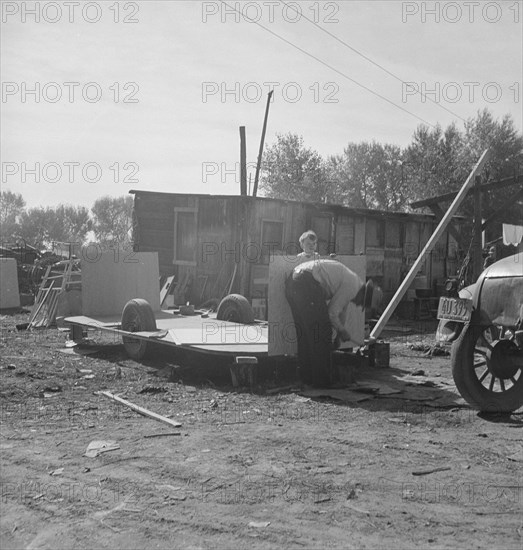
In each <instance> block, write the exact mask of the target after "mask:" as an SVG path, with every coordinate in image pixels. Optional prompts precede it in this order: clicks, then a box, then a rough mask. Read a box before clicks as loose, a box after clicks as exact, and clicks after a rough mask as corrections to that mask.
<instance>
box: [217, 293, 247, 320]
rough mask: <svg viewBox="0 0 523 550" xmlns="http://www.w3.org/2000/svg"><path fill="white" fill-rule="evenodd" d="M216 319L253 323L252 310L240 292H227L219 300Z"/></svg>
mask: <svg viewBox="0 0 523 550" xmlns="http://www.w3.org/2000/svg"><path fill="white" fill-rule="evenodd" d="M216 319H218V320H219V321H231V322H233V323H244V324H251V323H254V311H253V309H252V307H251V304H249V302H248V301H247V298H245V297H244V296H242V295H241V294H229V295H228V296H225V298H224V299H223V300H222V301H221V302H220V305H219V306H218V311H217V312H216Z"/></svg>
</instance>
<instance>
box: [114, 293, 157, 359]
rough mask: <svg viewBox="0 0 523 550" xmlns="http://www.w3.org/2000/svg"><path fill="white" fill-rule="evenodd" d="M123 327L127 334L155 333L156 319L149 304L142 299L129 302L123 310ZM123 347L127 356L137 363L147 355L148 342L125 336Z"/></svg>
mask: <svg viewBox="0 0 523 550" xmlns="http://www.w3.org/2000/svg"><path fill="white" fill-rule="evenodd" d="M121 326H122V330H125V331H127V332H141V331H147V332H153V331H155V330H156V319H155V318H154V312H153V310H152V308H151V306H150V305H149V302H148V301H147V300H143V299H142V298H134V299H133V300H129V301H128V302H127V303H126V304H125V307H124V308H123V312H122V324H121ZM123 345H124V348H125V351H126V352H127V355H128V356H129V357H130V358H131V359H134V360H135V361H139V360H140V359H142V358H143V357H144V356H145V354H146V353H147V340H142V339H138V338H131V337H129V336H124V337H123Z"/></svg>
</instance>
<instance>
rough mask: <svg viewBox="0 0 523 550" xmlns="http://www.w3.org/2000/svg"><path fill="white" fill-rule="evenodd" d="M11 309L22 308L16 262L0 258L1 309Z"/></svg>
mask: <svg viewBox="0 0 523 550" xmlns="http://www.w3.org/2000/svg"><path fill="white" fill-rule="evenodd" d="M10 307H20V293H19V291H18V272H17V268H16V260H15V259H14V258H0V309H7V308H10Z"/></svg>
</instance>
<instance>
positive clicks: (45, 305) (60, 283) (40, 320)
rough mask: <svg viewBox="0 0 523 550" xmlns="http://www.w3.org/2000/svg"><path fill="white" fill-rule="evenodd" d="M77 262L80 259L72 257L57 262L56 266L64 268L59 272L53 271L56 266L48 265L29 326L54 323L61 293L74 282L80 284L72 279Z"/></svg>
mask: <svg viewBox="0 0 523 550" xmlns="http://www.w3.org/2000/svg"><path fill="white" fill-rule="evenodd" d="M76 262H78V260H74V259H71V260H67V261H65V262H59V263H58V264H55V266H56V267H58V268H62V269H63V271H62V272H61V273H57V274H56V272H55V271H52V268H53V267H54V266H51V265H50V266H48V268H47V271H46V273H45V276H44V278H43V279H42V283H41V285H40V289H39V290H38V295H37V297H36V300H35V304H34V307H33V313H32V314H31V318H30V319H29V324H28V328H40V327H45V328H48V327H50V326H51V325H52V324H53V323H54V321H55V317H56V311H57V309H58V301H59V299H60V295H61V294H63V293H64V292H65V291H66V290H67V289H68V288H69V287H71V286H72V285H73V284H75V285H78V281H72V277H73V265H74V264H75V263H76ZM75 275H76V273H75ZM49 283H50V284H49Z"/></svg>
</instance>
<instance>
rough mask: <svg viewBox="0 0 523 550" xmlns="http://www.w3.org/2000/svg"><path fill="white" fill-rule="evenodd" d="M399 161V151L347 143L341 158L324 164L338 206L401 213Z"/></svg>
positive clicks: (403, 192)
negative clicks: (340, 203)
mask: <svg viewBox="0 0 523 550" xmlns="http://www.w3.org/2000/svg"><path fill="white" fill-rule="evenodd" d="M401 159H402V156H401V149H400V148H399V147H397V146H395V145H389V144H386V145H381V144H379V143H376V142H372V143H368V142H362V143H349V144H348V145H347V147H346V148H345V149H344V151H343V154H342V155H336V156H332V157H330V158H329V161H328V166H329V170H328V171H329V174H330V178H331V180H333V181H334V182H335V185H334V186H333V187H334V188H335V189H336V194H337V196H338V198H339V202H342V203H343V204H345V205H347V206H353V207H360V208H375V209H380V210H393V211H398V210H402V209H403V208H404V206H405V198H406V188H405V187H406V186H405V185H404V182H403V179H402V170H401V166H402V164H401Z"/></svg>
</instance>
